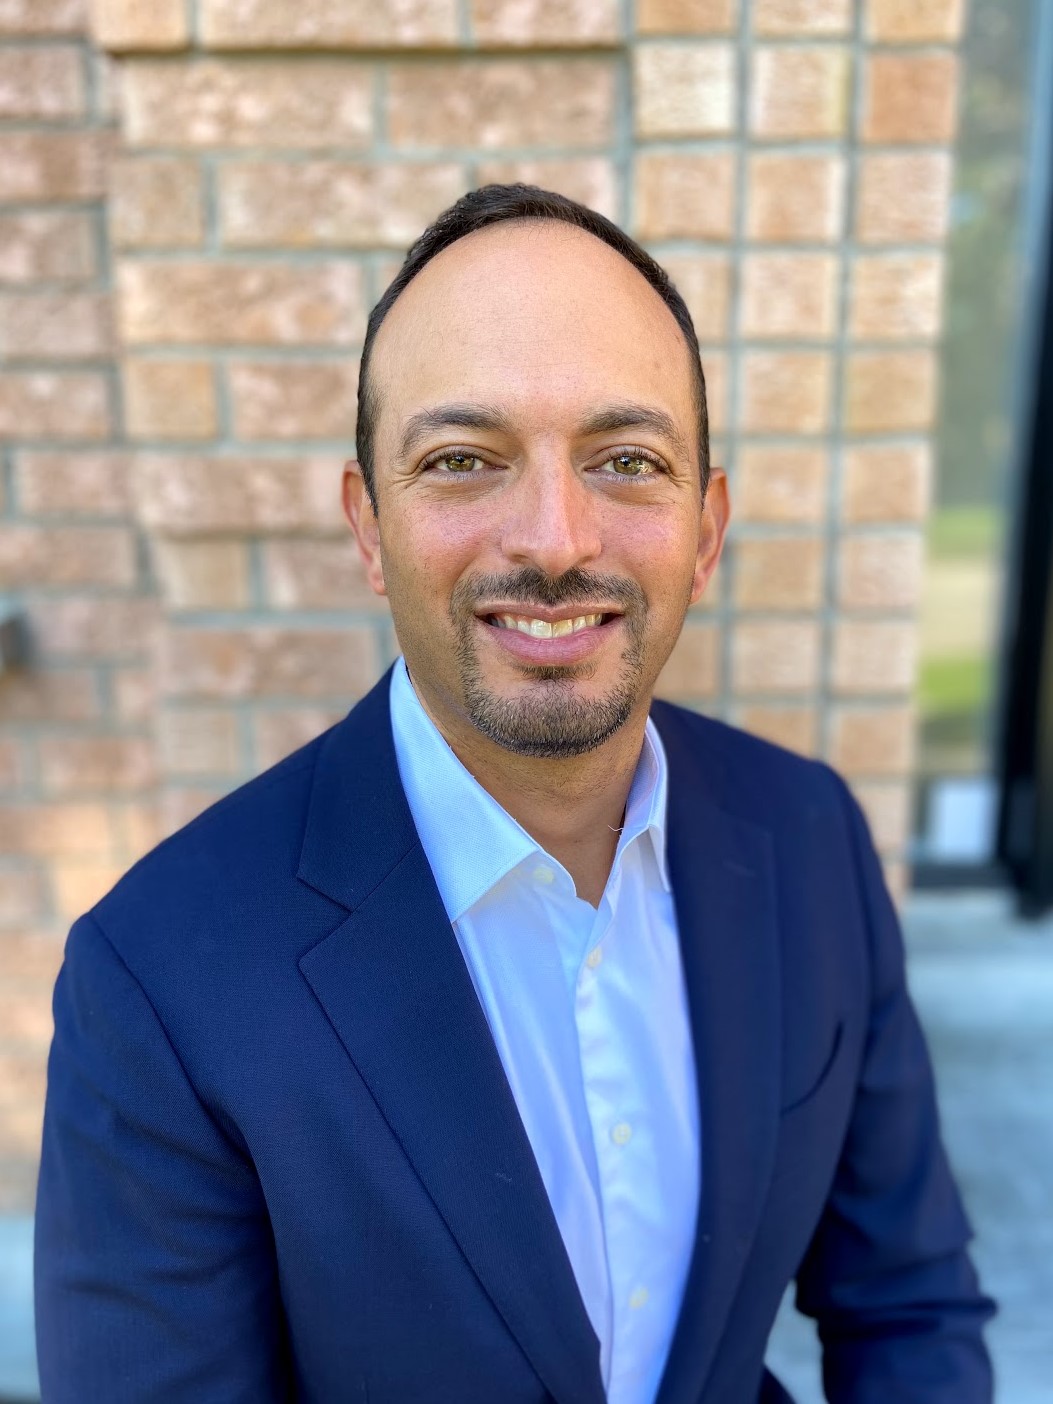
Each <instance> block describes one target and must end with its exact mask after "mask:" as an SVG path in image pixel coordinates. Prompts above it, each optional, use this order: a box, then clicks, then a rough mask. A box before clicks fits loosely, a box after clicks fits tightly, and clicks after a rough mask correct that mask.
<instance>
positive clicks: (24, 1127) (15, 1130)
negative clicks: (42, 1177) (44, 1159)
mask: <svg viewBox="0 0 1053 1404" xmlns="http://www.w3.org/2000/svg"><path fill="white" fill-rule="evenodd" d="M45 1083H46V1072H45V1058H44V1054H43V1051H40V1050H38V1051H35V1052H22V1051H17V1052H16V1051H11V1052H7V1053H0V1145H3V1147H4V1148H5V1150H6V1151H8V1152H9V1153H10V1152H12V1151H14V1152H16V1153H18V1154H20V1155H34V1156H35V1155H38V1154H39V1151H40V1136H41V1128H42V1119H43V1112H44V1088H45Z"/></svg>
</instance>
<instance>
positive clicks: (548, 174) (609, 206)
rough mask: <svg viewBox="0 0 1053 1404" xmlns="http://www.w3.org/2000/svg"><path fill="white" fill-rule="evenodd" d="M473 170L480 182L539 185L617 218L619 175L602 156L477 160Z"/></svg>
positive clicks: (610, 162) (482, 183)
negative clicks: (526, 159) (527, 159)
mask: <svg viewBox="0 0 1053 1404" xmlns="http://www.w3.org/2000/svg"><path fill="white" fill-rule="evenodd" d="M475 169H476V175H477V177H478V180H479V184H480V185H490V184H497V185H513V184H516V183H521V184H523V185H540V186H541V187H542V189H543V190H556V191H558V192H559V193H560V194H561V195H569V196H570V198H571V199H572V200H578V201H580V203H581V204H583V205H587V206H588V207H589V209H590V210H598V211H599V212H600V214H604V215H606V216H607V218H608V219H617V217H618V210H619V200H618V195H619V189H618V185H619V182H618V174H617V172H616V170H615V168H614V163H613V162H612V161H610V160H608V158H607V157H605V156H570V157H560V156H553V157H550V158H549V159H547V160H546V159H544V158H541V159H539V160H532V161H512V160H493V161H479V162H477V163H476V168H475Z"/></svg>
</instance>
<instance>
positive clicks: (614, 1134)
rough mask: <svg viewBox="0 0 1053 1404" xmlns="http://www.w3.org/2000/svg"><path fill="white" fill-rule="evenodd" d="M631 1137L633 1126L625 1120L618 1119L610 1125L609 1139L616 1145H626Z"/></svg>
mask: <svg viewBox="0 0 1053 1404" xmlns="http://www.w3.org/2000/svg"><path fill="white" fill-rule="evenodd" d="M632 1138H633V1128H632V1127H631V1126H630V1125H629V1123H628V1122H627V1121H619V1122H617V1123H616V1124H615V1125H614V1126H612V1127H611V1140H612V1141H613V1142H614V1144H615V1145H616V1146H627V1145H628V1144H629V1142H630V1141H631V1140H632Z"/></svg>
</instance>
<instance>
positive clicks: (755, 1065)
mask: <svg viewBox="0 0 1053 1404" xmlns="http://www.w3.org/2000/svg"><path fill="white" fill-rule="evenodd" d="M388 686H389V675H385V677H384V678H383V679H382V680H381V682H380V683H379V684H378V685H377V687H376V688H374V689H373V691H372V692H371V693H370V694H369V695H368V696H367V697H366V698H365V699H364V700H363V701H362V702H361V703H359V705H358V706H357V707H356V708H355V709H354V710H353V711H352V712H351V713H350V714H349V716H348V717H347V718H345V720H344V721H343V722H342V723H340V724H339V725H338V726H337V727H335V728H333V730H332V731H331V732H330V733H329V734H328V735H327V736H326V737H325V738H324V739H323V741H322V742H321V744H320V748H319V751H318V755H317V763H316V771H315V776H314V781H313V787H312V794H311V799H310V804H309V810H308V818H307V825H306V830H305V836H304V842H303V848H302V852H301V858H300V866H299V870H298V876H299V877H300V878H301V880H302V881H304V882H306V883H308V884H309V885H310V886H312V887H314V888H315V889H317V890H318V891H320V892H322V893H324V894H325V895H326V896H328V897H330V898H332V899H333V900H334V901H336V902H338V903H340V904H341V905H342V906H344V907H345V908H346V909H347V910H348V911H349V913H350V915H349V916H348V918H347V919H346V920H345V921H344V922H343V923H342V924H341V925H340V926H339V927H338V928H337V929H336V930H335V931H334V932H333V933H332V934H331V935H330V936H328V937H327V938H326V939H325V940H323V941H322V942H321V943H319V945H317V946H315V947H314V948H313V949H312V950H311V951H309V952H308V953H307V954H306V955H305V956H304V957H303V959H302V960H301V962H300V968H301V970H302V972H303V974H304V976H305V978H306V979H307V981H308V983H309V984H310V985H311V988H312V989H313V990H314V993H315V995H316V997H317V998H318V1000H319V1002H320V1003H321V1004H322V1006H323V1008H324V1009H325V1010H326V1012H327V1014H328V1016H329V1018H330V1020H331V1022H332V1024H333V1026H334V1028H335V1029H336V1031H337V1033H338V1035H339V1037H340V1038H341V1040H342V1041H343V1043H344V1046H345V1048H346V1049H347V1052H348V1054H349V1055H350V1057H351V1058H352V1060H353V1061H354V1062H355V1064H356V1066H357V1068H358V1070H359V1072H360V1074H361V1075H362V1077H363V1078H364V1080H365V1082H366V1083H367V1085H368V1086H369V1088H370V1090H371V1092H372V1094H373V1096H374V1097H375V1098H376V1101H377V1104H378V1106H379V1107H380V1109H381V1111H382V1113H383V1114H384V1116H385V1117H386V1118H387V1120H388V1123H389V1125H390V1126H391V1128H392V1131H393V1132H394V1134H395V1135H396V1137H397V1138H398V1139H399V1141H400V1142H401V1144H402V1146H403V1149H404V1151H405V1153H406V1155H407V1156H408V1158H409V1160H410V1161H411V1163H412V1164H413V1165H414V1168H415V1169H416V1171H417V1174H418V1175H419V1176H420V1178H421V1181H422V1182H423V1184H424V1185H425V1187H426V1189H427V1190H428V1192H429V1194H430V1195H431V1197H432V1199H433V1201H434V1202H435V1205H436V1208H437V1209H438V1212H439V1213H440V1214H441V1215H442V1217H443V1218H444V1220H445V1221H446V1223H447V1225H448V1227H449V1229H450V1232H451V1233H452V1235H453V1237H454V1238H455V1239H456V1241H457V1242H458V1244H459V1245H460V1247H461V1250H462V1251H463V1253H464V1255H465V1257H466V1259H467V1261H468V1262H469V1263H470V1264H471V1266H472V1268H473V1270H474V1271H475V1272H476V1274H477V1276H478V1277H479V1279H480V1281H481V1283H482V1284H483V1286H484V1288H485V1289H486V1291H487V1292H488V1294H489V1295H490V1297H491V1300H492V1301H493V1302H494V1304H495V1306H496V1307H497V1309H498V1311H499V1312H500V1313H501V1314H502V1316H503V1317H504V1319H505V1321H506V1323H507V1325H508V1327H509V1329H510V1331H511V1332H512V1334H513V1335H514V1336H515V1337H516V1339H517V1340H518V1341H519V1343H520V1345H521V1346H522V1348H523V1350H524V1353H525V1354H526V1355H527V1357H528V1359H529V1360H530V1361H531V1363H532V1364H533V1366H534V1368H535V1370H536V1372H537V1374H538V1375H539V1377H540V1378H541V1380H542V1381H543V1383H544V1384H545V1386H546V1388H547V1389H548V1390H549V1391H550V1393H551V1394H552V1395H553V1396H554V1398H555V1399H556V1400H557V1401H559V1404H602V1400H603V1386H602V1381H601V1379H600V1373H599V1346H598V1341H597V1339H596V1336H595V1333H594V1332H593V1330H592V1327H591V1324H590V1323H589V1320H588V1316H587V1313H586V1311H585V1308H584V1305H583V1303H582V1301H581V1297H580V1294H579V1293H578V1290H577V1285H576V1283H575V1281H574V1276H573V1271H572V1269H571V1266H570V1262H569V1260H568V1258H567V1255H566V1251H565V1249H564V1246H563V1242H562V1239H561V1237H560V1234H559V1228H558V1225H557V1224H556V1220H555V1216H554V1214H553V1213H552V1209H551V1206H550V1205H549V1202H548V1197H547V1194H546V1192H545V1188H544V1183H543V1181H542V1179H541V1175H540V1172H539V1170H538V1168H537V1164H536V1162H535V1160H534V1157H533V1152H532V1150H531V1148H530V1143H529V1140H528V1138H527V1136H526V1132H525V1130H524V1129H523V1125H522V1122H521V1120H520V1118H519V1113H518V1109H517V1108H516V1105H515V1099H514V1097H513V1095H512V1092H511V1089H510V1088H509V1086H508V1082H507V1080H506V1078H505V1076H504V1070H503V1068H502V1066H501V1061H500V1057H499V1055H498V1053H497V1049H496V1047H495V1045H494V1042H493V1039H492V1037H491V1035H490V1031H489V1027H488V1025H487V1022H486V1018H485V1015H484V1013H483V1011H482V1009H481V1007H480V1005H479V1001H478V999H477V997H476V995H475V991H474V988H473V986H472V983H471V977H470V976H469V974H468V971H467V968H466V966H465V964H464V960H463V958H462V956H461V953H460V949H459V947H458V945H457V940H456V937H455V935H454V933H453V929H452V927H451V926H450V923H449V921H448V919H447V917H446V912H445V909H444V907H443V904H442V900H441V898H440V896H439V892H438V889H437V887H436V885H435V881H434V878H433V876H432V873H431V870H430V868H429V866H428V863H427V860H426V858H425V856H424V852H423V849H422V848H421V845H420V841H419V838H418V836H417V832H416V829H415V828H414V825H413V820H412V817H411V814H410V810H409V806H408V804H407V802H406V798H405V794H404V792H403V789H402V785H401V783H400V781H399V775H398V767H397V762H396V758H395V751H394V743H393V739H392V733H391V720H390V713H389V706H388ZM653 715H654V719H655V721H656V722H657V724H658V728H659V731H660V733H661V735H662V740H663V742H664V744H665V748H666V753H667V756H668V764H669V809H668V857H669V870H670V876H671V880H672V885H673V891H674V897H675V902H676V910H677V918H678V924H679V929H680V943H681V950H682V959H683V965H684V975H685V982H686V986H687V994H688V1006H689V1010H690V1017H691V1026H692V1037H693V1042H694V1049H695V1059H696V1065H697V1072H698V1076H697V1082H698V1086H699V1100H700V1121H701V1128H702V1166H703V1171H702V1176H703V1178H702V1193H701V1207H700V1213H699V1221H698V1229H697V1234H696V1240H695V1247H694V1253H693V1256H692V1260H691V1267H690V1270H689V1274H688V1280H687V1286H686V1289H685V1295H684V1301H683V1306H682V1309H681V1313H680V1319H679V1322H678V1325H677V1329H676V1333H675V1335H674V1338H673V1344H672V1347H671V1350H670V1354H669V1359H668V1362H667V1366H666V1370H665V1374H664V1376H663V1381H662V1386H661V1390H660V1393H659V1396H658V1404H688V1402H689V1401H694V1400H697V1399H698V1398H699V1397H701V1393H702V1389H703V1385H704V1381H705V1378H706V1376H707V1374H708V1372H709V1369H710V1367H711V1365H712V1362H713V1358H714V1355H715V1353H716V1350H717V1346H718V1344H719V1340H720V1336H721V1332H722V1330H723V1327H724V1323H725V1321H726V1319H727V1315H728V1312H729V1310H730V1307H731V1302H732V1298H733V1296H734V1292H735V1289H736V1287H737V1284H738V1282H739V1280H740V1277H741V1273H742V1269H743V1267H744V1264H745V1260H746V1256H747V1254H748V1251H749V1246H750V1243H751V1241H752V1239H753V1236H754V1234H755V1231H756V1225H757V1221H758V1218H759V1214H760V1211H761V1208H762V1204H763V1198H764V1193H765V1189H766V1185H767V1180H768V1177H769V1175H770V1169H771V1164H772V1157H773V1154H774V1146H775V1134H776V1126H777V1112H778V1073H779V1066H778V1058H779V1047H780V1039H781V1025H780V997H779V990H780V979H779V966H778V941H777V929H776V913H775V884H774V874H773V859H772V852H771V835H770V834H769V833H768V831H767V830H766V829H764V828H763V827H761V826H758V825H755V824H752V823H748V822H746V821H744V820H742V819H740V818H738V817H736V816H735V815H732V814H730V813H728V812H726V810H725V809H723V808H721V807H720V806H719V805H718V804H717V803H715V802H714V798H713V796H712V783H711V770H712V769H713V768H714V765H715V763H716V762H717V761H718V760H719V757H718V756H717V755H716V754H711V755H710V756H709V757H708V758H707V755H706V750H707V747H708V746H709V745H711V742H709V741H707V740H706V737H707V735H710V736H711V733H707V732H706V731H705V725H706V724H705V723H704V722H702V721H701V720H694V721H688V720H686V719H685V718H684V717H683V715H682V714H679V713H677V712H676V711H675V709H671V708H667V707H664V706H661V705H658V706H656V707H655V709H654V713H653Z"/></svg>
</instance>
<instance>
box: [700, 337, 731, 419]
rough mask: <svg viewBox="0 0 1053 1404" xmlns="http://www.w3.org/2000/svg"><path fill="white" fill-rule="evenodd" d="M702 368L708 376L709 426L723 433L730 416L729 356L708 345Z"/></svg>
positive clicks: (707, 404)
mask: <svg viewBox="0 0 1053 1404" xmlns="http://www.w3.org/2000/svg"><path fill="white" fill-rule="evenodd" d="M702 369H703V373H704V375H705V378H706V407H707V409H708V410H709V427H710V430H711V431H712V432H713V433H714V434H723V433H724V432H725V431H726V430H727V428H728V424H729V417H728V358H727V356H726V355H725V354H724V352H723V351H714V350H712V349H711V348H709V347H707V348H706V349H705V350H704V351H703V352H702Z"/></svg>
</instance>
